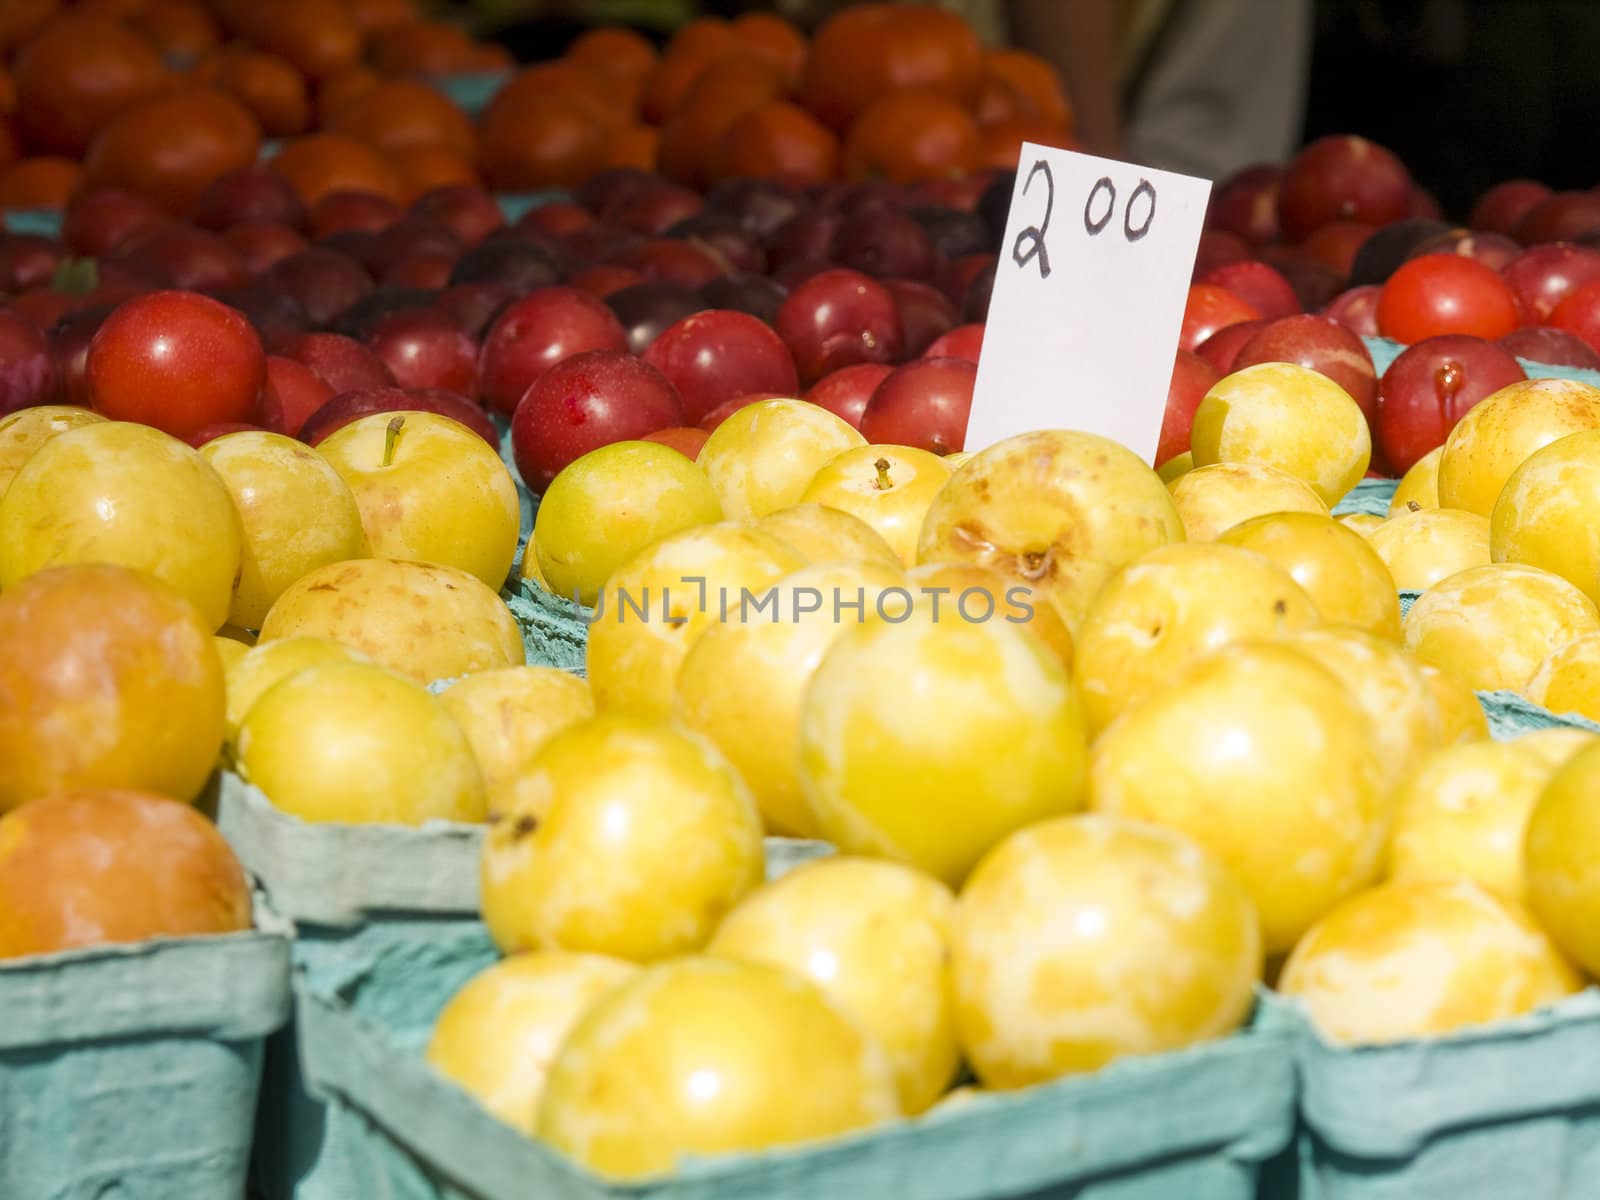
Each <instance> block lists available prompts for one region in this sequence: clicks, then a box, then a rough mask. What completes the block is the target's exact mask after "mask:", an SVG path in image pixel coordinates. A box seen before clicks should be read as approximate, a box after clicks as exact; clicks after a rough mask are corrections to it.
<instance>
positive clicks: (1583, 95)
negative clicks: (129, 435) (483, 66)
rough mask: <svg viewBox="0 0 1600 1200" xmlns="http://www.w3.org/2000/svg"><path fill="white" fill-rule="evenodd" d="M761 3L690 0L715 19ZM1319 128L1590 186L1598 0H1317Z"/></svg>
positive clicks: (1426, 155) (1475, 178) (1506, 175)
mask: <svg viewBox="0 0 1600 1200" xmlns="http://www.w3.org/2000/svg"><path fill="white" fill-rule="evenodd" d="M0 2H3V0H0ZM1062 2H1063V3H1067V2H1068V0H1062ZM1192 2H1195V3H1206V2H1207V0H1192ZM1259 2H1261V3H1276V2H1277V0H1259ZM761 7H766V6H764V5H762V4H761V3H759V0H702V2H701V3H700V5H699V8H700V10H701V11H704V12H709V13H719V14H725V15H726V14H733V13H737V12H740V11H745V10H748V9H752V8H761ZM583 28H584V26H583V25H582V24H581V23H578V22H576V21H573V20H570V19H565V20H563V19H551V18H546V19H544V20H541V21H529V22H524V23H522V24H519V25H515V26H511V27H508V28H506V29H504V30H503V31H501V32H500V34H499V38H500V40H501V41H502V42H503V43H504V44H505V45H506V46H507V47H508V48H509V49H510V50H511V51H512V52H513V53H514V54H515V55H516V56H517V57H518V58H519V59H521V60H523V61H533V60H536V59H540V58H547V57H553V56H555V55H558V54H560V53H561V51H562V50H563V48H564V47H565V45H566V43H567V42H568V41H570V40H571V38H573V37H574V36H576V35H577V34H578V33H580V32H581V31H582V30H583ZM646 32H648V31H646ZM1325 133H1359V134H1363V135H1365V136H1366V137H1369V138H1372V139H1373V140H1374V141H1377V142H1379V143H1381V144H1382V145H1385V146H1387V147H1389V148H1390V149H1392V150H1393V151H1395V153H1397V154H1398V155H1400V157H1401V158H1402V159H1403V160H1404V161H1405V163H1406V164H1407V166H1409V167H1410V168H1411V171H1412V174H1413V175H1414V176H1415V178H1416V179H1417V181H1418V182H1419V183H1421V184H1422V185H1423V186H1424V187H1426V188H1428V189H1429V190H1430V191H1432V192H1433V193H1434V194H1435V195H1436V196H1437V197H1438V199H1439V201H1440V203H1441V204H1442V205H1443V207H1444V209H1445V212H1446V213H1447V214H1448V215H1450V216H1452V217H1455V218H1457V219H1459V218H1462V217H1464V216H1465V215H1466V213H1467V210H1468V209H1469V208H1470V207H1471V204H1472V201H1473V199H1474V198H1476V197H1477V196H1478V195H1479V194H1480V193H1482V192H1483V191H1484V189H1486V188H1487V187H1489V186H1490V185H1491V184H1494V183H1497V182H1499V181H1500V180H1503V179H1511V178H1516V177H1528V178H1533V179H1538V180H1540V181H1542V182H1544V183H1547V184H1549V185H1550V186H1552V187H1554V188H1557V189H1566V188H1589V187H1593V186H1595V185H1596V184H1597V183H1600V0H1319V2H1318V3H1317V33H1316V43H1315V49H1314V51H1313V55H1312V66H1311V79H1310V86H1309V90H1308V96H1307V108H1306V122H1305V135H1306V139H1307V140H1309V139H1310V138H1313V137H1317V136H1319V135H1321V134H1325Z"/></svg>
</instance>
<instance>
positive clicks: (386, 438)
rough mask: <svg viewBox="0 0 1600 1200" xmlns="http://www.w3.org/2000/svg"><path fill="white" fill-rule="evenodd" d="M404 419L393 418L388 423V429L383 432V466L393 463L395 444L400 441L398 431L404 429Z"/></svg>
mask: <svg viewBox="0 0 1600 1200" xmlns="http://www.w3.org/2000/svg"><path fill="white" fill-rule="evenodd" d="M405 424H406V419H405V418H404V417H394V418H391V419H390V421H389V427H388V428H387V429H385V430H384V431H383V465H384V466H386V467H387V466H389V465H391V464H392V463H393V462H394V448H395V444H396V443H397V442H399V440H400V431H401V430H402V429H404V428H405Z"/></svg>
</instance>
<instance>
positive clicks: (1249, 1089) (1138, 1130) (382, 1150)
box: [296, 931, 1294, 1200]
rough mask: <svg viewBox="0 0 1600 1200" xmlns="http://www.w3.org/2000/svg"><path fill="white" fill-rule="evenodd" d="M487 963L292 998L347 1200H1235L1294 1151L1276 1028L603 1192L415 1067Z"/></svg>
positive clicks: (374, 972) (442, 966)
mask: <svg viewBox="0 0 1600 1200" xmlns="http://www.w3.org/2000/svg"><path fill="white" fill-rule="evenodd" d="M494 958H495V951H494V948H493V947H492V945H490V943H489V941H488V938H487V937H486V936H484V935H483V934H482V933H481V932H480V933H477V934H476V935H474V934H473V933H472V932H470V931H462V932H461V935H460V936H459V937H457V938H454V939H452V940H450V941H447V942H445V941H439V940H435V939H428V940H425V941H417V942H413V943H411V944H409V945H406V946H401V945H396V944H391V945H389V946H386V947H376V946H373V947H370V949H369V952H368V953H367V954H366V955H365V956H364V958H362V959H359V960H358V959H357V958H355V957H353V956H352V957H350V958H347V959H346V960H345V962H344V964H343V966H344V968H345V969H344V971H343V973H342V974H339V975H334V974H331V973H323V974H320V975H317V976H313V975H308V974H302V975H300V976H299V977H298V979H297V982H296V989H297V999H296V1003H297V1013H298V1020H299V1022H300V1029H301V1039H302V1047H303V1057H304V1061H305V1067H306V1071H307V1081H308V1084H309V1086H310V1087H311V1089H312V1090H313V1091H314V1092H316V1093H318V1094H320V1095H323V1096H324V1097H326V1098H327V1099H328V1100H329V1103H330V1109H331V1110H337V1111H338V1112H339V1113H340V1120H342V1121H348V1122H349V1123H350V1124H351V1126H352V1127H359V1128H360V1130H361V1132H362V1134H363V1136H362V1137H361V1138H360V1139H359V1141H357V1140H356V1139H354V1138H352V1139H350V1145H351V1147H352V1149H358V1150H359V1152H360V1153H361V1154H363V1155H364V1157H363V1158H362V1159H361V1161H360V1162H359V1163H357V1162H355V1161H354V1160H352V1163H351V1165H352V1167H353V1168H355V1169H356V1170H357V1171H358V1172H359V1178H360V1180H361V1187H360V1188H359V1189H357V1190H355V1191H352V1192H350V1193H348V1194H351V1195H372V1196H377V1195H392V1196H405V1197H408V1198H414V1200H516V1198H520V1197H524V1196H529V1195H537V1196H541V1197H550V1198H552V1200H555V1198H562V1200H578V1198H593V1200H599V1198H600V1197H624V1196H627V1197H639V1198H641V1200H642V1198H645V1197H665V1196H671V1197H674V1198H675V1200H690V1198H694V1200H713V1198H716V1200H720V1198H724V1197H754V1196H762V1197H768V1198H776V1200H803V1198H815V1200H822V1198H824V1197H830V1198H831V1197H839V1196H872V1197H875V1198H880V1200H909V1198H911V1197H915V1198H917V1200H977V1198H979V1197H991V1196H993V1197H999V1196H1018V1195H1024V1194H1025V1195H1028V1196H1031V1197H1037V1198H1039V1200H1046V1198H1051V1200H1055V1198H1058V1197H1059V1198H1062V1200H1064V1198H1065V1197H1069V1196H1070V1197H1074V1198H1077V1200H1158V1198H1165V1197H1174V1196H1183V1197H1185V1198H1186V1200H1232V1198H1235V1197H1237V1198H1240V1200H1243V1198H1246V1197H1252V1196H1254V1195H1256V1177H1257V1173H1258V1170H1259V1168H1260V1166H1261V1164H1262V1163H1263V1162H1264V1161H1265V1160H1267V1159H1268V1158H1269V1157H1271V1156H1272V1155H1273V1154H1275V1153H1277V1152H1278V1151H1279V1150H1280V1149H1281V1148H1282V1147H1283V1146H1284V1145H1285V1144H1286V1142H1287V1141H1288V1139H1289V1136H1290V1131H1291V1125H1292V1120H1293V1117H1292V1112H1293V1107H1294V1074H1293V1067H1292V1062H1291V1057H1290V1055H1289V1053H1288V1041H1287V1033H1286V1032H1285V1031H1284V1030H1283V1029H1273V1028H1263V1027H1257V1028H1252V1029H1250V1030H1248V1031H1246V1032H1243V1033H1240V1034H1238V1035H1235V1036H1233V1037H1230V1038H1226V1039H1223V1040H1220V1041H1216V1042H1212V1043H1209V1044H1206V1045H1201V1046H1197V1047H1194V1048H1191V1049H1188V1050H1184V1051H1181V1052H1178V1053H1174V1054H1167V1055H1157V1056H1152V1057H1148V1058H1137V1059H1129V1060H1125V1061H1123V1062H1119V1063H1117V1064H1114V1065H1113V1066H1111V1067H1108V1068H1107V1069H1105V1070H1104V1071H1102V1072H1099V1073H1098V1074H1095V1075H1092V1076H1085V1077H1080V1078H1076V1079H1067V1080H1063V1081H1060V1082H1057V1083H1053V1084H1048V1085H1045V1086H1041V1087H1037V1088H1032V1089H1029V1090H1027V1091H1024V1092H1018V1093H1011V1094H991V1095H979V1096H973V1097H971V1098H962V1097H959V1096H958V1097H957V1098H955V1099H953V1100H951V1101H949V1102H947V1104H946V1105H944V1106H942V1107H940V1108H938V1109H935V1110H934V1111H932V1112H930V1113H928V1114H926V1115H925V1116H923V1117H920V1118H918V1119H915V1120H912V1121H907V1122H904V1123H901V1124H898V1125H894V1126H891V1127H888V1128H884V1129H880V1130H877V1131H875V1132H872V1133H870V1134H866V1135H862V1136H857V1137H853V1138H849V1139H845V1140H840V1141H835V1142H830V1143H828V1144H826V1145H823V1146H820V1147H818V1148H815V1149H806V1150H795V1151H783V1152H773V1153H766V1154H760V1155H751V1156H733V1157H728V1158H717V1159H710V1160H703V1161H699V1162H694V1163H691V1164H689V1165H687V1166H685V1168H684V1169H683V1170H681V1171H680V1172H678V1173H676V1174H674V1175H673V1176H672V1177H671V1178H669V1179H662V1180H660V1181H659V1182H641V1183H637V1184H633V1185H629V1186H626V1187H624V1186H614V1185H608V1184H606V1183H604V1182H603V1181H601V1180H600V1179H598V1178H597V1177H595V1176H592V1175H589V1174H587V1173H585V1172H583V1171H582V1170H580V1169H579V1168H577V1167H575V1166H573V1165H572V1164H570V1163H568V1162H567V1161H566V1160H564V1159H562V1158H561V1157H559V1156H558V1155H556V1154H554V1153H552V1152H551V1151H550V1150H549V1149H547V1148H546V1147H544V1146H543V1145H541V1144H540V1143H538V1142H535V1141H532V1140H530V1139H528V1138H527V1137H525V1136H523V1135H522V1134H520V1133H518V1132H517V1131H515V1130H513V1129H511V1128H510V1127H508V1126H505V1125H503V1124H501V1123H500V1122H499V1121H497V1120H496V1119H494V1118H493V1117H491V1116H490V1115H489V1114H488V1112H487V1111H486V1110H484V1109H483V1108H482V1107H481V1106H480V1105H478V1104H477V1103H476V1102H475V1101H474V1100H473V1099H472V1098H471V1097H470V1096H468V1095H467V1094H466V1093H465V1092H463V1091H461V1090H460V1089H458V1088H456V1087H455V1086H454V1085H453V1084H452V1083H450V1082H449V1081H447V1080H446V1079H445V1078H444V1077H443V1076H441V1075H439V1074H437V1073H436V1072H435V1071H434V1070H433V1069H432V1068H430V1067H429V1066H428V1065H427V1064H426V1063H425V1062H424V1061H423V1055H422V1048H423V1045H424V1044H425V1042H426V1040H427V1038H428V1034H429V1031H430V1030H431V1028H432V1026H433V1022H434V1019H435V1018H436V1017H437V1015H438V1012H439V1010H440V1008H442V1007H443V1005H444V1003H445V1002H446V1001H447V1000H448V999H449V998H450V996H451V995H452V993H453V992H454V991H455V990H456V989H457V988H458V987H459V986H461V985H462V984H463V983H465V982H466V980H467V979H469V978H470V977H471V976H472V975H473V974H474V973H476V972H477V971H478V970H481V969H482V968H483V967H485V966H487V965H488V964H489V963H490V962H492V961H493V960H494Z"/></svg>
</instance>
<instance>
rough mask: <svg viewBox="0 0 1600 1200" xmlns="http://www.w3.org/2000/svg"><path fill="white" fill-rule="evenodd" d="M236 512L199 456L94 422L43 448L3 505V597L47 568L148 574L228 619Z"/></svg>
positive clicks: (235, 575)
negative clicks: (104, 567) (109, 567)
mask: <svg viewBox="0 0 1600 1200" xmlns="http://www.w3.org/2000/svg"><path fill="white" fill-rule="evenodd" d="M242 537H243V535H242V533H241V530H240V525H239V513H238V511H237V510H236V509H235V508H234V505H233V500H232V498H231V497H230V496H229V495H228V489H227V488H226V487H225V486H224V485H223V482H222V480H221V478H219V477H218V475H217V473H216V472H215V471H214V470H212V469H211V465H210V464H209V463H207V462H206V460H205V459H203V458H201V457H200V455H199V453H198V452H197V451H195V450H192V449H190V448H189V447H188V446H186V445H184V444H183V443H182V442H180V441H179V440H178V439H177V438H174V437H168V436H167V435H166V434H164V433H162V432H161V431H160V430H159V429H152V428H150V426H148V425H136V424H132V423H131V422H126V421H92V422H90V423H88V424H86V425H80V426H78V427H77V428H76V429H68V430H66V431H65V432H62V433H58V434H56V435H55V436H54V437H52V438H50V439H49V440H48V441H46V442H45V443H44V444H43V445H41V446H40V447H39V448H38V449H37V450H36V451H34V453H33V454H32V455H31V456H30V457H29V458H28V461H27V462H25V463H24V464H23V465H22V469H21V470H19V471H18V472H17V474H16V477H15V478H14V479H12V481H11V486H10V487H9V488H7V489H6V493H5V496H4V498H0V589H8V590H9V589H10V588H13V587H15V586H16V585H17V584H18V583H20V582H21V581H22V580H24V579H26V578H27V577H28V576H30V575H32V574H34V573H35V572H37V571H42V570H44V569H45V568H47V567H58V566H67V565H74V564H82V563H114V564H116V565H117V566H123V567H132V568H134V569H135V570H140V571H148V572H149V573H150V574H152V575H154V576H155V577H156V578H157V579H159V580H161V582H162V583H165V584H166V585H167V586H168V587H171V588H173V589H174V590H175V591H176V592H177V593H178V594H179V595H181V596H183V597H184V599H186V600H188V601H189V602H190V603H191V604H193V605H194V606H195V608H196V609H198V610H199V613H200V617H201V619H202V620H203V621H204V622H205V623H206V628H207V629H209V630H212V631H215V630H216V629H218V628H220V627H221V626H222V625H223V624H224V623H225V622H226V621H227V619H228V608H229V606H230V605H231V604H232V603H233V589H234V585H235V584H236V583H237V582H238V579H239V563H240V554H241V546H242Z"/></svg>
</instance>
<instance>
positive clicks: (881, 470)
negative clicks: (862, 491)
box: [872, 458, 894, 492]
mask: <svg viewBox="0 0 1600 1200" xmlns="http://www.w3.org/2000/svg"><path fill="white" fill-rule="evenodd" d="M872 465H873V466H874V467H876V468H877V470H878V477H877V479H875V480H873V482H872V486H873V487H875V488H877V489H878V491H880V492H887V491H888V490H889V489H890V488H892V487H894V480H892V479H890V478H889V460H888V459H887V458H880V459H878V461H877V462H875V463H873V464H872Z"/></svg>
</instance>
